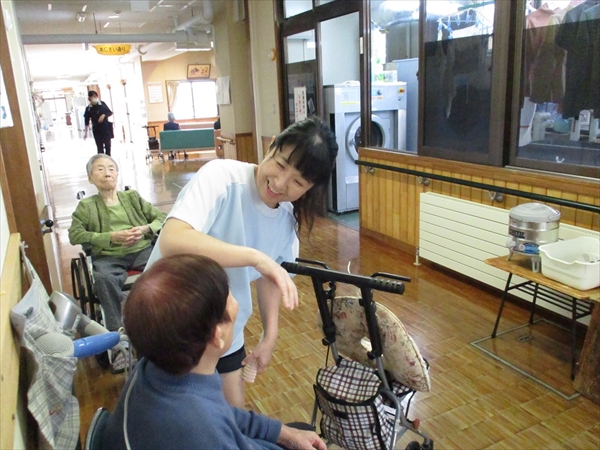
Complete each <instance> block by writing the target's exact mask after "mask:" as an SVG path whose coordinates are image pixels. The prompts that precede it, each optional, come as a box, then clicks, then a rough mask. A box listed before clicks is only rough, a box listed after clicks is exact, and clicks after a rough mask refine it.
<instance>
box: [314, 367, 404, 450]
mask: <svg viewBox="0 0 600 450" xmlns="http://www.w3.org/2000/svg"><path fill="white" fill-rule="evenodd" d="M383 388H384V385H383V383H382V381H381V379H380V378H379V376H378V375H377V374H376V373H375V371H374V370H372V369H370V368H368V367H365V366H363V365H362V364H359V363H357V362H354V361H348V360H346V359H341V360H340V363H339V365H335V366H329V367H325V368H322V369H320V370H319V372H318V374H317V381H316V384H315V385H314V389H315V395H316V398H317V404H318V406H319V409H320V411H321V413H322V417H321V433H322V434H323V438H324V439H325V440H326V441H327V442H329V443H335V444H337V445H339V446H340V447H343V448H344V449H347V450H371V449H372V450H379V449H382V448H386V446H387V444H388V443H389V441H390V438H391V436H392V433H393V431H394V414H391V415H390V414H389V413H387V412H386V408H385V406H384V400H383V397H382V394H381V391H382V389H383Z"/></svg>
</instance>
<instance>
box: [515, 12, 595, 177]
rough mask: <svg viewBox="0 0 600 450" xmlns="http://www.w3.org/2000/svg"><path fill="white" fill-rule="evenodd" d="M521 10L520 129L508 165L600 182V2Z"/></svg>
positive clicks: (518, 115)
mask: <svg viewBox="0 0 600 450" xmlns="http://www.w3.org/2000/svg"><path fill="white" fill-rule="evenodd" d="M536 6H539V7H536ZM523 8H524V11H523V13H524V17H523V18H522V19H523V20H521V21H520V22H521V26H522V28H523V37H522V43H523V47H522V48H523V51H522V54H521V57H520V61H521V65H522V71H521V74H520V80H519V81H520V83H519V86H518V87H519V90H520V95H519V96H518V102H519V104H518V105H517V106H518V114H517V117H518V121H519V123H518V126H519V128H518V133H517V135H516V138H515V139H514V141H513V142H514V144H513V149H512V150H513V151H512V155H511V156H512V157H511V163H512V164H514V165H516V166H521V167H529V168H534V169H543V170H552V171H555V172H563V173H573V174H582V175H590V176H596V177H597V176H598V175H597V174H598V168H599V167H600V141H599V139H598V138H599V137H600V134H599V130H598V120H599V118H600V75H599V74H600V57H598V55H599V54H600V40H599V37H598V36H600V5H598V4H597V3H594V2H583V3H582V2H579V4H577V2H573V1H570V0H563V1H547V2H538V3H536V2H533V1H528V2H526V3H525V4H524V5H523Z"/></svg>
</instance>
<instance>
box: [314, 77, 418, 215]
mask: <svg viewBox="0 0 600 450" xmlns="http://www.w3.org/2000/svg"><path fill="white" fill-rule="evenodd" d="M371 97H372V103H371V108H372V114H371V139H372V144H373V146H376V147H383V148H386V149H400V150H404V149H405V148H406V83H401V82H400V83H373V84H372V89H371ZM325 112H326V114H327V117H328V120H329V125H330V126H331V129H332V130H333V132H334V133H335V136H336V140H337V144H338V146H339V150H338V155H337V158H336V164H335V168H334V171H333V173H332V177H331V183H330V186H329V192H328V199H327V200H328V201H327V208H328V209H329V210H330V211H333V212H335V213H343V212H348V211H354V210H357V209H358V206H359V186H358V178H359V177H358V170H359V166H358V165H357V164H356V162H355V161H356V160H357V159H358V145H359V142H360V138H361V126H360V84H359V82H357V81H351V82H345V83H340V84H335V85H333V86H326V87H325Z"/></svg>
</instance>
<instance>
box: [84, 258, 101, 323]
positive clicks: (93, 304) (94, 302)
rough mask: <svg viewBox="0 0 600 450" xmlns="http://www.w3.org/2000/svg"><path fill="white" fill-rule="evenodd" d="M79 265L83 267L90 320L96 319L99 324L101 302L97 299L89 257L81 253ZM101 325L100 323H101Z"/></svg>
mask: <svg viewBox="0 0 600 450" xmlns="http://www.w3.org/2000/svg"><path fill="white" fill-rule="evenodd" d="M79 264H80V266H81V272H82V275H83V277H82V278H83V282H84V284H85V290H86V293H87V304H88V308H87V315H88V317H89V318H90V319H94V320H95V321H96V322H98V318H99V317H98V315H99V312H100V310H99V308H98V305H99V303H100V302H99V301H98V297H96V294H94V287H93V284H92V276H91V273H90V272H91V270H92V268H91V267H89V264H88V260H87V256H86V255H85V254H84V253H80V254H79ZM99 323H100V322H99Z"/></svg>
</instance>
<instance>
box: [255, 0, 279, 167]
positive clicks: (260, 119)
mask: <svg viewBox="0 0 600 450" xmlns="http://www.w3.org/2000/svg"><path fill="white" fill-rule="evenodd" d="M248 16H249V21H250V39H251V55H252V74H253V82H254V83H253V90H254V114H255V118H256V128H255V139H256V148H257V150H258V160H259V161H260V160H262V156H263V155H262V140H261V137H262V136H273V135H276V134H278V133H279V132H280V131H281V129H280V128H281V125H280V124H281V111H280V108H279V85H278V81H277V64H278V60H279V57H280V55H275V60H271V58H270V57H269V52H271V50H274V49H275V48H276V45H275V19H274V16H273V2H272V1H260V2H254V1H252V2H248Z"/></svg>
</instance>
